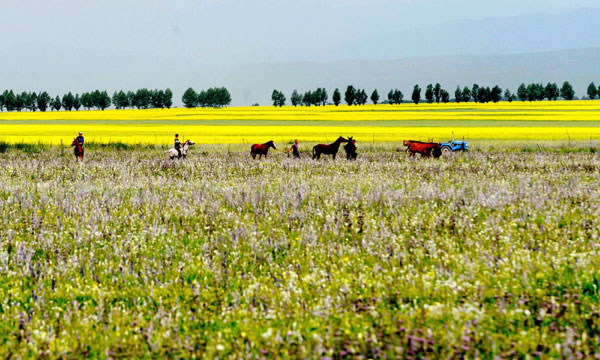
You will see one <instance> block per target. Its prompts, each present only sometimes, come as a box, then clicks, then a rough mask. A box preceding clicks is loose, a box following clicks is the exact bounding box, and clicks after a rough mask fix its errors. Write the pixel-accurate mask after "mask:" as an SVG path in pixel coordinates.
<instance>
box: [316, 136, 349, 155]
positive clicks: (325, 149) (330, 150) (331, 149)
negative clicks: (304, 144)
mask: <svg viewBox="0 0 600 360" xmlns="http://www.w3.org/2000/svg"><path fill="white" fill-rule="evenodd" d="M343 142H348V140H347V139H344V138H343V137H341V136H340V137H339V138H337V140H336V141H334V142H333V143H331V144H329V145H326V144H319V145H315V146H314V147H313V159H320V158H321V154H325V155H331V156H333V159H334V160H335V155H336V154H337V152H338V150H339V149H340V145H341V144H342V143H343Z"/></svg>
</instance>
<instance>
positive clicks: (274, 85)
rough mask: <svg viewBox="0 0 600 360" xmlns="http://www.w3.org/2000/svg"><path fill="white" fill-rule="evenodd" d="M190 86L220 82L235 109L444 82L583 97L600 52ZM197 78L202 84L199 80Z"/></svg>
mask: <svg viewBox="0 0 600 360" xmlns="http://www.w3.org/2000/svg"><path fill="white" fill-rule="evenodd" d="M189 75H190V77H191V80H192V81H190V83H198V84H202V83H203V82H206V80H207V78H208V79H209V80H208V81H209V83H211V82H215V83H219V84H223V85H224V86H227V88H228V89H230V91H231V92H232V96H233V99H234V104H235V105H244V104H246V105H251V104H252V103H254V102H258V103H260V104H268V103H270V95H271V92H272V90H273V89H279V90H282V91H283V92H284V93H285V94H286V96H287V97H288V99H289V95H290V94H291V92H292V90H293V89H298V91H306V90H309V89H314V88H317V87H325V88H327V89H328V91H329V94H330V97H331V94H332V93H333V90H334V89H335V88H336V87H337V88H340V90H344V89H345V87H346V86H347V85H349V84H352V85H354V86H355V87H359V88H365V89H367V91H372V90H373V89H374V88H377V89H378V90H379V93H380V95H382V96H383V95H385V94H387V92H388V91H389V89H391V88H398V89H400V90H401V91H402V92H403V93H404V95H405V99H408V98H410V94H411V92H412V88H413V86H414V85H415V84H419V85H420V86H421V87H422V88H425V86H426V85H427V84H429V83H434V84H435V83H436V82H439V83H440V84H442V86H443V87H444V88H446V89H447V90H449V91H450V93H451V94H453V93H454V89H455V88H456V86H457V85H461V87H462V86H465V85H469V86H471V85H472V84H473V83H478V84H479V85H483V86H492V85H499V86H500V87H502V88H510V89H511V90H512V91H513V92H515V91H516V90H517V87H518V86H519V84H521V83H522V82H525V83H529V82H542V83H544V84H546V83H547V82H556V83H559V85H560V84H562V82H563V81H566V80H568V81H569V82H571V84H572V85H573V86H574V88H575V91H576V94H577V96H579V97H581V96H584V95H585V92H586V89H587V86H588V84H589V83H590V82H591V81H594V82H595V83H596V84H597V85H600V47H598V48H588V49H577V50H563V51H551V52H539V53H529V54H513V55H462V56H437V57H414V58H406V59H399V60H390V61H343V62H325V63H318V62H296V63H279V64H258V65H247V66H236V67H229V68H224V69H214V70H213V71H212V72H211V73H210V74H202V75H196V74H189ZM195 76H197V78H196V80H194V77H195Z"/></svg>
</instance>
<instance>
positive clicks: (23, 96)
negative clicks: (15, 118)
mask: <svg viewBox="0 0 600 360" xmlns="http://www.w3.org/2000/svg"><path fill="white" fill-rule="evenodd" d="M28 98H29V94H28V93H27V92H25V91H23V92H22V93H20V94H17V95H16V96H15V110H17V111H21V110H23V108H24V107H25V104H27V100H28Z"/></svg>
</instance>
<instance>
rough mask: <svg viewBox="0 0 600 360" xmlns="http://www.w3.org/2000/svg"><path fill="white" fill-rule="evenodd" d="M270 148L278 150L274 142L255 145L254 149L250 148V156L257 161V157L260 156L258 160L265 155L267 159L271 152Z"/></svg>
mask: <svg viewBox="0 0 600 360" xmlns="http://www.w3.org/2000/svg"><path fill="white" fill-rule="evenodd" d="M269 148H273V149H275V150H277V148H276V147H275V144H273V140H271V141H268V142H266V143H264V144H254V145H252V147H251V148H250V155H252V158H253V159H256V155H258V158H259V159H260V158H261V157H262V156H263V155H264V156H265V157H267V153H268V152H269Z"/></svg>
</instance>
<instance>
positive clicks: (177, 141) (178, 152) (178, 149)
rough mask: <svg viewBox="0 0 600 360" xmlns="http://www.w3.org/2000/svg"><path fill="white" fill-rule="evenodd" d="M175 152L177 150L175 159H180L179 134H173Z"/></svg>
mask: <svg viewBox="0 0 600 360" xmlns="http://www.w3.org/2000/svg"><path fill="white" fill-rule="evenodd" d="M175 150H177V154H178V155H177V157H179V158H180V157H181V142H180V141H179V134H175Z"/></svg>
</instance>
